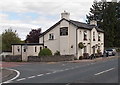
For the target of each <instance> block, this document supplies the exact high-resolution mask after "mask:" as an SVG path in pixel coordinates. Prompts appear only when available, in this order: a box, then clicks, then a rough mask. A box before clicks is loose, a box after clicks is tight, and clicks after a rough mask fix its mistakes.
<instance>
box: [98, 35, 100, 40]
mask: <svg viewBox="0 0 120 85" xmlns="http://www.w3.org/2000/svg"><path fill="white" fill-rule="evenodd" d="M98 41H100V33H98Z"/></svg>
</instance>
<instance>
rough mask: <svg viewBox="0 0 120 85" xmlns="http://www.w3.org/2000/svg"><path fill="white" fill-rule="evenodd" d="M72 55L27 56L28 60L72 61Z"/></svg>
mask: <svg viewBox="0 0 120 85" xmlns="http://www.w3.org/2000/svg"><path fill="white" fill-rule="evenodd" d="M72 60H74V56H73V55H61V56H28V61H29V62H58V61H72Z"/></svg>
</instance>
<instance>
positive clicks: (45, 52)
mask: <svg viewBox="0 0 120 85" xmlns="http://www.w3.org/2000/svg"><path fill="white" fill-rule="evenodd" d="M49 55H52V51H51V50H50V49H48V48H43V49H42V50H40V52H39V54H38V56H49Z"/></svg>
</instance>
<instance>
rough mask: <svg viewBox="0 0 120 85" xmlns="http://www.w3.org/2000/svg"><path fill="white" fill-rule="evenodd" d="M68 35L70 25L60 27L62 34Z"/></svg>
mask: <svg viewBox="0 0 120 85" xmlns="http://www.w3.org/2000/svg"><path fill="white" fill-rule="evenodd" d="M67 35H68V27H62V28H60V36H67Z"/></svg>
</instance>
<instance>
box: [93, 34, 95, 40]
mask: <svg viewBox="0 0 120 85" xmlns="http://www.w3.org/2000/svg"><path fill="white" fill-rule="evenodd" d="M93 41H95V32H93Z"/></svg>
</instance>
